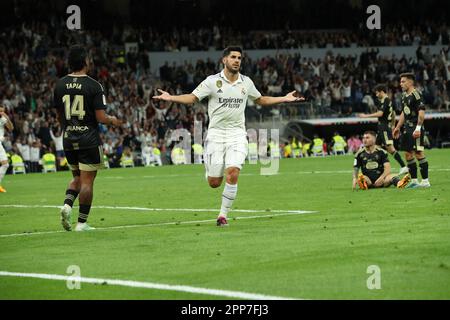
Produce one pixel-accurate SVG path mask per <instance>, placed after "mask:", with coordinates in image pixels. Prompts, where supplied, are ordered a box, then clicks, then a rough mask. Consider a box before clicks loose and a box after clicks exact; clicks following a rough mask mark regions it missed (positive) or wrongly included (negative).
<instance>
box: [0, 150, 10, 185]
mask: <svg viewBox="0 0 450 320" xmlns="http://www.w3.org/2000/svg"><path fill="white" fill-rule="evenodd" d="M0 143H1V142H0ZM8 167H9V164H2V165H1V166H0V183H2V180H3V178H4V177H5V174H6V171H7V170H8Z"/></svg>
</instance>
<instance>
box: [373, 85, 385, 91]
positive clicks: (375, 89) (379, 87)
mask: <svg viewBox="0 0 450 320" xmlns="http://www.w3.org/2000/svg"><path fill="white" fill-rule="evenodd" d="M373 91H375V92H384V93H387V87H386V85H385V84H378V85H376V86H375V88H373Z"/></svg>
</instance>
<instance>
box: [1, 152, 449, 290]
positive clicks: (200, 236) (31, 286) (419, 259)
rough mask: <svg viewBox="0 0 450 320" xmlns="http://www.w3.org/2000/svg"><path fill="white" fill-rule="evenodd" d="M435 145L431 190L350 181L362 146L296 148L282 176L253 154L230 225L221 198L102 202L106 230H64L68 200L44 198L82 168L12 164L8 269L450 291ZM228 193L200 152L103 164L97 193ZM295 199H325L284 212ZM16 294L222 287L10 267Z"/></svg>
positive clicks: (56, 194) (4, 230)
mask: <svg viewBox="0 0 450 320" xmlns="http://www.w3.org/2000/svg"><path fill="white" fill-rule="evenodd" d="M427 157H428V159H429V162H430V182H431V183H432V187H431V188H430V189H408V190H398V189H395V188H393V187H391V188H389V189H379V190H369V191H357V192H352V190H351V170H352V164H353V160H352V157H350V156H340V157H326V158H306V159H285V160H282V161H281V162H280V171H279V174H277V175H272V176H262V175H260V174H259V172H260V167H259V165H246V166H245V167H244V170H243V171H242V176H241V177H240V180H239V191H238V197H237V199H236V201H235V204H234V209H237V210H244V209H248V210H250V211H249V212H244V211H241V212H232V213H231V214H230V217H231V219H230V226H229V227H228V228H218V227H216V226H215V221H214V220H215V217H216V215H217V211H215V212H208V211H201V210H198V211H195V210H194V211H179V210H156V211H144V210H137V209H133V208H128V209H126V208H122V209H117V208H116V209H107V208H94V209H92V210H91V215H90V219H89V222H90V224H91V225H92V226H94V227H99V228H104V229H101V230H95V231H91V232H85V233H75V232H53V231H62V228H61V225H60V221H59V211H58V209H57V208H52V207H45V206H57V205H61V204H62V201H63V198H64V191H65V188H66V186H67V182H68V180H69V179H70V174H69V173H68V172H60V173H56V174H46V175H43V174H33V175H26V176H21V175H18V176H10V175H9V176H7V177H6V178H5V180H4V186H5V188H6V189H7V190H8V192H7V193H5V194H0V253H1V254H0V271H8V272H20V273H42V274H58V275H68V274H67V272H66V271H67V268H68V266H70V265H77V266H79V267H80V270H81V276H82V277H92V278H102V279H120V280H134V281H143V282H152V283H161V284H168V285H186V286H193V287H200V288H209V289H220V290H231V291H239V292H248V293H255V294H264V295H270V296H281V297H289V298H300V299H301V298H304V299H449V298H450V200H449V199H450V196H449V195H450V184H449V182H450V163H449V161H448V160H449V159H450V151H449V150H432V151H427ZM391 163H394V161H393V160H392V158H391ZM393 166H394V168H395V167H396V168H395V170H398V165H396V164H393ZM221 192H222V188H219V189H211V188H209V187H208V185H207V183H206V181H205V178H204V169H203V166H200V165H189V166H177V167H175V166H167V167H161V168H130V169H113V170H103V171H101V172H100V173H99V175H98V178H97V180H96V184H95V194H94V204H93V205H94V206H111V207H142V208H158V209H164V208H169V209H189V208H193V209H210V208H212V209H214V208H217V209H218V208H219V207H220V200H221ZM77 204H78V202H77ZM10 205H28V206H33V207H12V206H10ZM288 210H307V211H316V212H315V213H308V214H283V213H280V211H284V212H285V211H288ZM77 214H78V212H77V210H74V211H73V221H75V220H76V216H77ZM268 215H272V216H271V217H267V216H268ZM255 216H266V217H260V218H255ZM236 217H251V218H250V219H239V218H238V219H234V218H236ZM205 220H211V221H205ZM126 226H130V227H128V228H127V227H126ZM111 227H117V228H111ZM36 232H38V234H33V233H36ZM39 232H43V233H39ZM23 233H28V234H27V235H20V234H23ZM14 234H15V235H14ZM7 235H8V236H7ZM371 265H377V266H379V268H380V272H381V273H380V279H381V289H375V290H369V289H368V288H367V279H368V278H369V277H370V276H371V274H369V273H367V268H368V267H369V266H371ZM17 298H19V299H222V298H223V297H220V296H216V295H208V294H198V293H190V292H180V291H172V290H157V289H144V288H132V287H122V286H113V285H108V284H105V285H96V284H88V283H82V284H81V289H79V290H69V289H68V288H67V286H66V282H65V281H55V280H44V279H34V278H18V277H6V276H0V299H17Z"/></svg>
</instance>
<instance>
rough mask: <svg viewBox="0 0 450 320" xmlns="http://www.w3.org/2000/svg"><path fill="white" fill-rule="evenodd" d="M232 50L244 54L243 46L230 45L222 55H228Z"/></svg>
mask: <svg viewBox="0 0 450 320" xmlns="http://www.w3.org/2000/svg"><path fill="white" fill-rule="evenodd" d="M231 51H237V52H240V53H241V54H242V48H241V47H239V46H229V47H226V48H225V49H224V50H223V53H222V57H227V56H229V55H230V53H231Z"/></svg>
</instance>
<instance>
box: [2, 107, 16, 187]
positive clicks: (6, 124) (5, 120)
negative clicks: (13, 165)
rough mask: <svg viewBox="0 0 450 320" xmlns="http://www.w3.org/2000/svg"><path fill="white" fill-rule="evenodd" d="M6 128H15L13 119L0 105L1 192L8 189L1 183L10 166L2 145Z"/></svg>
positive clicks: (10, 129)
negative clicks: (10, 118)
mask: <svg viewBox="0 0 450 320" xmlns="http://www.w3.org/2000/svg"><path fill="white" fill-rule="evenodd" d="M5 128H6V129H7V130H9V131H12V130H13V129H14V125H13V123H12V122H11V120H9V118H8V115H7V114H6V112H5V108H4V107H3V106H0V193H4V192H6V189H5V188H3V187H2V185H1V183H2V180H3V178H4V177H5V174H6V171H7V170H8V167H9V164H8V157H7V156H6V152H5V149H4V148H3V145H2V142H3V140H4V139H5Z"/></svg>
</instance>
